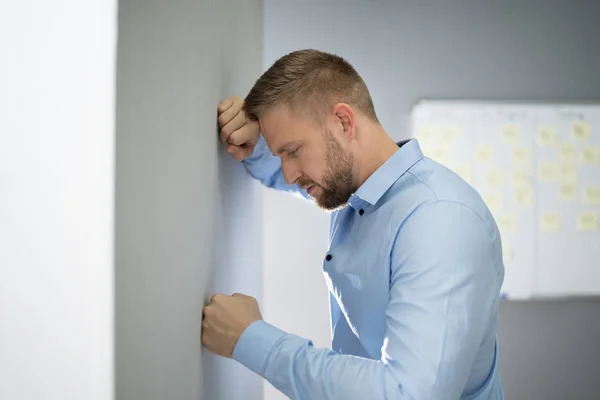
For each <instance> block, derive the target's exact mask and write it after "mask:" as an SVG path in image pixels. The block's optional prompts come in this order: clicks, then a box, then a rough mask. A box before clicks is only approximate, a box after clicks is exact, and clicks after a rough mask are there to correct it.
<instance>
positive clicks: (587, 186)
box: [411, 101, 600, 299]
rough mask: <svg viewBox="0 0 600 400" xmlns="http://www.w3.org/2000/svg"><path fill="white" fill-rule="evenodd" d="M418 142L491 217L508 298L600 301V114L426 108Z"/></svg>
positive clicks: (580, 109)
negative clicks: (462, 182) (476, 194)
mask: <svg viewBox="0 0 600 400" xmlns="http://www.w3.org/2000/svg"><path fill="white" fill-rule="evenodd" d="M411 136H412V137H414V138H416V139H417V140H418V141H419V144H420V145H421V148H422V150H423V153H424V154H425V155H426V156H428V157H430V158H432V159H434V160H436V161H438V162H440V163H441V164H444V165H445V166H447V167H448V168H450V169H452V170H454V171H455V172H456V173H457V174H458V175H460V176H461V177H462V178H463V179H464V180H465V181H467V182H468V183H470V184H471V185H472V186H473V187H474V188H475V189H476V190H477V191H478V192H479V194H480V195H481V196H482V198H483V200H484V201H485V202H486V204H487V205H488V207H489V209H490V210H491V212H492V215H493V216H494V219H495V220H496V223H497V224H498V227H499V229H500V233H501V237H502V245H503V259H504V266H505V270H506V275H505V280H504V285H503V287H502V293H503V296H505V297H508V298H513V299H527V298H532V297H555V296H590V295H592V296H594V295H598V294H600V231H599V230H598V218H599V214H600V162H599V159H600V105H591V104H570V105H560V104H519V103H514V104H511V103H486V102H469V101H425V102H420V103H419V104H417V105H416V106H415V107H414V108H413V110H412V112H411Z"/></svg>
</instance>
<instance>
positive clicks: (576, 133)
mask: <svg viewBox="0 0 600 400" xmlns="http://www.w3.org/2000/svg"><path fill="white" fill-rule="evenodd" d="M591 130H592V127H591V126H590V124H589V123H587V122H584V121H580V122H575V123H574V124H573V129H572V130H571V134H572V137H573V139H574V140H588V139H589V137H590V131H591Z"/></svg>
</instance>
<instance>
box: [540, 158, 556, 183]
mask: <svg viewBox="0 0 600 400" xmlns="http://www.w3.org/2000/svg"><path fill="white" fill-rule="evenodd" d="M557 178H558V165H557V164H556V163H555V162H552V161H540V162H539V163H538V179H539V180H540V181H554V180H556V179H557Z"/></svg>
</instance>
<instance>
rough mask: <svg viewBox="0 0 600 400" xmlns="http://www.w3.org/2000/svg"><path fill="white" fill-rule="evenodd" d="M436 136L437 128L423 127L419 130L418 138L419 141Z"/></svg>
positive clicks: (431, 126)
mask: <svg viewBox="0 0 600 400" xmlns="http://www.w3.org/2000/svg"><path fill="white" fill-rule="evenodd" d="M434 135H435V127H434V126H433V125H423V126H419V127H418V128H417V132H416V137H417V138H418V139H431V138H432V137H433V136H434Z"/></svg>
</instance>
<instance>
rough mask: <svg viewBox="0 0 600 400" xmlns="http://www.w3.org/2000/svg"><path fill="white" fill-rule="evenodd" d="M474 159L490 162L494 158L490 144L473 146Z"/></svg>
mask: <svg viewBox="0 0 600 400" xmlns="http://www.w3.org/2000/svg"><path fill="white" fill-rule="evenodd" d="M475 159H476V160H477V161H479V162H490V161H492V160H493V159H494V149H493V148H492V146H488V145H482V146H477V147H476V148H475Z"/></svg>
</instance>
